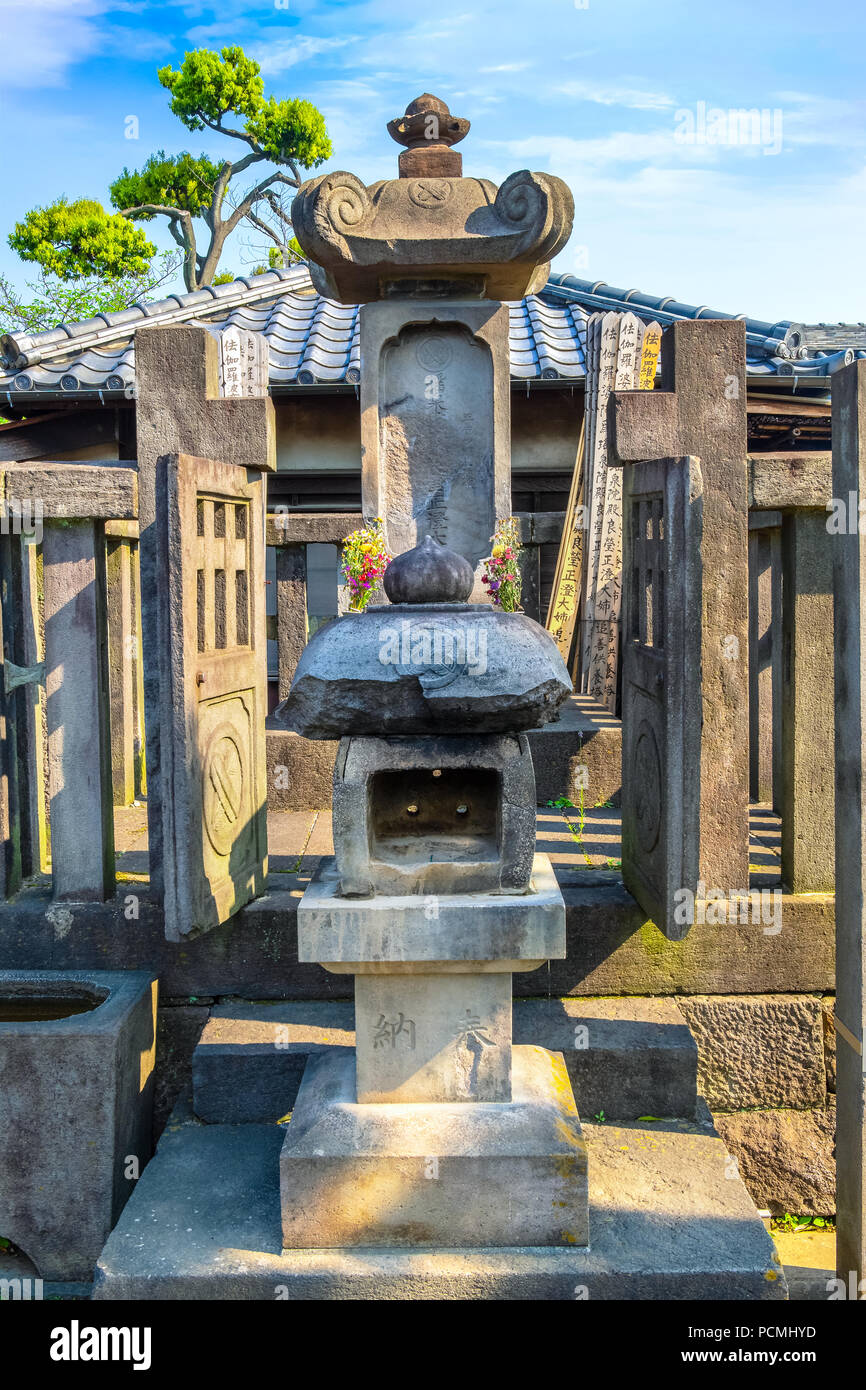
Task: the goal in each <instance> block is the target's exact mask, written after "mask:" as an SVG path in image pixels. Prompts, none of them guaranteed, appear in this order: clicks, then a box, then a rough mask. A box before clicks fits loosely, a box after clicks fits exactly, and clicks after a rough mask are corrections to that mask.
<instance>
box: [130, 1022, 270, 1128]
mask: <svg viewBox="0 0 866 1390" xmlns="http://www.w3.org/2000/svg"><path fill="white" fill-rule="evenodd" d="M209 1014H210V1007H209V1005H208V1003H197V1004H173V1005H171V1006H170V1007H168V1008H166V1007H164V1006H162V1005H161V1006H160V1008H159V1011H158V1014H157V1023H156V1067H155V1070H154V1090H153V1134H154V1138H155V1139H158V1138H159V1136H160V1134H161V1133H162V1131H163V1130H164V1129H165V1124H166V1121H167V1119H168V1117H169V1115H170V1114H171V1112H172V1110H173V1109H174V1107H175V1105H176V1103H177V1101H178V1098H179V1097H180V1096H181V1095H182V1094H183V1093H184V1092H185V1091H186V1090H187V1089H188V1087H189V1085H190V1081H191V1079H192V1069H193V1059H194V1057H195V1055H196V1049H197V1046H198V1042H199V1039H200V1038H201V1034H202V1030H203V1029H204V1027H205V1026H206V1024H207V1022H208V1015H209ZM281 1113H283V1114H284V1113H285V1112H284V1111H283V1112H281ZM274 1119H279V1116H278V1115H275V1116H274Z"/></svg>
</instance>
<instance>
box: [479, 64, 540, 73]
mask: <svg viewBox="0 0 866 1390" xmlns="http://www.w3.org/2000/svg"><path fill="white" fill-rule="evenodd" d="M530 67H532V64H531V63H494V64H493V67H490V68H479V69H478V71H479V72H525V71H526V69H527V68H530Z"/></svg>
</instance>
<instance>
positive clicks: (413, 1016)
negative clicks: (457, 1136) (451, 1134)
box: [355, 972, 511, 1105]
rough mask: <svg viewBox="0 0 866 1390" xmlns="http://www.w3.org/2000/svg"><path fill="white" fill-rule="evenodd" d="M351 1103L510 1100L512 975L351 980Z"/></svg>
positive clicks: (403, 976) (396, 977) (360, 978)
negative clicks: (353, 1061) (353, 1033)
mask: <svg viewBox="0 0 866 1390" xmlns="http://www.w3.org/2000/svg"><path fill="white" fill-rule="evenodd" d="M355 1028H356V1036H357V1043H356V1052H355V1057H356V1063H357V1085H358V1094H357V1099H358V1101H360V1102H361V1103H362V1104H367V1105H370V1104H376V1103H379V1102H389V1103H393V1102H397V1103H399V1102H404V1101H411V1102H416V1103H418V1102H435V1103H440V1104H441V1103H446V1102H449V1101H464V1102H465V1101H469V1102H472V1103H476V1104H477V1103H480V1102H484V1101H495V1102H498V1103H501V1102H504V1101H510V1100H511V975H510V974H501V973H498V974H493V973H491V972H487V973H484V974H478V975H474V974H473V975H469V974H460V975H453V974H452V975H379V974H376V975H356V977H355Z"/></svg>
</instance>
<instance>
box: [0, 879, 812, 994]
mask: <svg viewBox="0 0 866 1390" xmlns="http://www.w3.org/2000/svg"><path fill="white" fill-rule="evenodd" d="M560 877H561V880H562V883H563V889H562V894H563V900H564V902H565V907H566V923H567V946H568V950H567V956H566V958H564V959H562V960H561V961H560V960H551V959H550V957H549V956H548V957H547V959H548V960H550V964H549V965H548V966H546V967H545V969H544V970H543V971H535V973H523V974H521V975H519V977H518V979H517V981H516V982H515V993H516V994H519V995H527V996H537V995H545V996H547V995H555V996H557V997H560V998H563V997H565V996H566V995H569V994H572V995H575V996H576V997H580V996H595V995H617V994H628V995H646V994H657V995H673V994H699V993H706V992H707V991H713V992H718V993H720V994H740V993H744V994H765V993H767V991H768V990H772V991H773V992H775V993H782V994H784V993H794V994H800V993H807V992H813V993H817V994H821V993H823V992H825V991H826V990H830V989H832V988H833V985H834V968H833V930H834V923H833V896H832V894H822V893H816V894H800V895H797V896H787V895H783V897H782V915H783V921H784V927H783V930H782V931H781V932H779V933H777V934H775V935H766V934H765V933H764V931H763V929H762V928H761V927H760V926H753V925H751V924H743V925H740V924H737V925H728V924H725V925H716V924H712V925H711V924H705V925H696V926H695V927H694V928H693V929H692V931H691V932H690V933H689V936H688V937H687V938H686V940H685V941H684V942H667V941H666V940H665V938H664V937H663V936H662V935H661V933H660V932H659V931H658V930H657V929H656V928H655V927H654V926H653V925H652V924H651V923H649V922H647V920H646V914H645V913H644V912H642V910H641V909H640V907H639V906H638V905H637V903H636V902H635V900H634V898H633V897H632V896H631V894H630V893H628V892H626V890H625V889H624V888H623V885H622V880H621V878H620V876H619V874H618V873H616V872H615V871H609V870H598V869H593V870H588V871H587V872H586V873H579V872H572V871H569V870H560ZM296 884H297V880H296V878H295V876H293V875H284V874H278V875H272V876H271V878H270V881H269V887H268V891H267V893H266V894H265V895H263V896H262V897H261V898H258V899H257V900H256V901H255V902H254V903H250V904H248V905H247V906H246V907H245V908H242V909H241V911H240V912H239V913H238V914H237V915H236V916H235V917H234V918H232V920H231V922H229V923H226V924H225V925H224V926H223V927H216V928H214V931H213V933H211V934H210V936H203V937H200V938H197V939H196V940H193V941H189V942H187V943H186V944H185V945H184V949H183V951H182V952H178V950H177V947H176V946H175V945H173V944H172V943H169V942H166V941H165V939H164V931H165V927H164V919H163V914H162V911H161V908H160V906H159V904H158V903H157V902H155V901H154V900H153V898H152V897H151V896H150V895H149V894H148V893H146V892H144V891H142V892H140V893H139V892H136V891H135V889H137V888H138V887H139V885H137V884H136V885H132V884H124V885H123V889H124V891H123V892H122V893H121V894H119V895H118V896H117V897H116V898H113V899H112V900H111V901H110V902H108V903H104V904H93V903H90V904H87V905H84V904H75V903H73V904H67V903H64V904H55V905H53V906H52V903H51V898H50V895H49V894H48V893H47V892H46V891H45V889H44V888H39V887H35V888H30V889H27V890H26V891H24V892H23V893H21V894H19V896H18V897H17V898H16V900H15V902H14V904H9V905H6V904H0V950H2V953H3V955H2V958H3V960H4V961H7V962H8V963H9V965H10V967H11V966H15V967H19V968H22V969H108V968H114V969H118V970H128V969H149V970H151V971H153V972H158V973H159V975H160V980H161V983H162V988H163V991H164V993H165V994H167V995H169V996H170V997H173V998H179V997H181V996H182V995H202V994H215V995H230V994H236V995H239V996H240V997H242V998H251V999H286V998H294V999H340V998H343V999H345V998H348V997H349V996H350V994H351V982H350V981H349V980H348V979H347V978H346V976H341V975H335V974H331V973H329V972H328V971H326V970H325V969H323V968H322V967H321V966H320V965H318V964H312V963H305V962H300V963H299V961H298V936H297V917H296V914H297V907H298V902H299V900H300V896H301V889H302V887H303V883H300V884H297V886H296ZM129 888H131V889H133V891H132V892H131V893H129V892H127V891H125V890H126V889H129ZM130 900H132V901H130ZM523 901H524V904H525V899H524V900H523ZM132 910H135V911H137V912H138V917H137V918H136V919H135V922H134V928H133V929H130V918H129V916H128V915H127V913H129V912H130V911H132ZM423 920H424V919H423V912H422V913H421V914H420V915H419V923H418V929H419V933H420V932H421V931H422V930H423V928H422V926H421V923H422V921H423ZM350 973H351V972H350Z"/></svg>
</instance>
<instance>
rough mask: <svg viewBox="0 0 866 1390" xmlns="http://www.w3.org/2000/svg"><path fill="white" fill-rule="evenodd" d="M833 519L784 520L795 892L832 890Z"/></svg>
mask: <svg viewBox="0 0 866 1390" xmlns="http://www.w3.org/2000/svg"><path fill="white" fill-rule="evenodd" d="M840 539H841V538H840V537H838V536H831V535H829V534H828V532H827V514H826V512H823V511H821V512H819V511H796V512H794V513H793V515H791V516H786V517H785V518H784V520H783V523H782V571H783V574H782V642H783V650H784V653H785V658H784V661H783V663H782V667H783V669H782V750H781V751H782V765H781V774H782V779H781V788H780V789H779V790H780V797H779V800H778V801H777V805H778V807H779V813H780V815H781V817H782V881H783V882H784V883H785V884H786V886H787V887H788V888H789V889H790V890H791V892H792V893H814V892H822V891H824V892H827V891H829V890H831V889H832V888H833V869H834V798H835V788H834V779H833V765H834V759H833V718H834V715H833V708H834V705H833V695H834V680H833V551H834V547H835V546H837V545H838V544H839V542H840Z"/></svg>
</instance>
